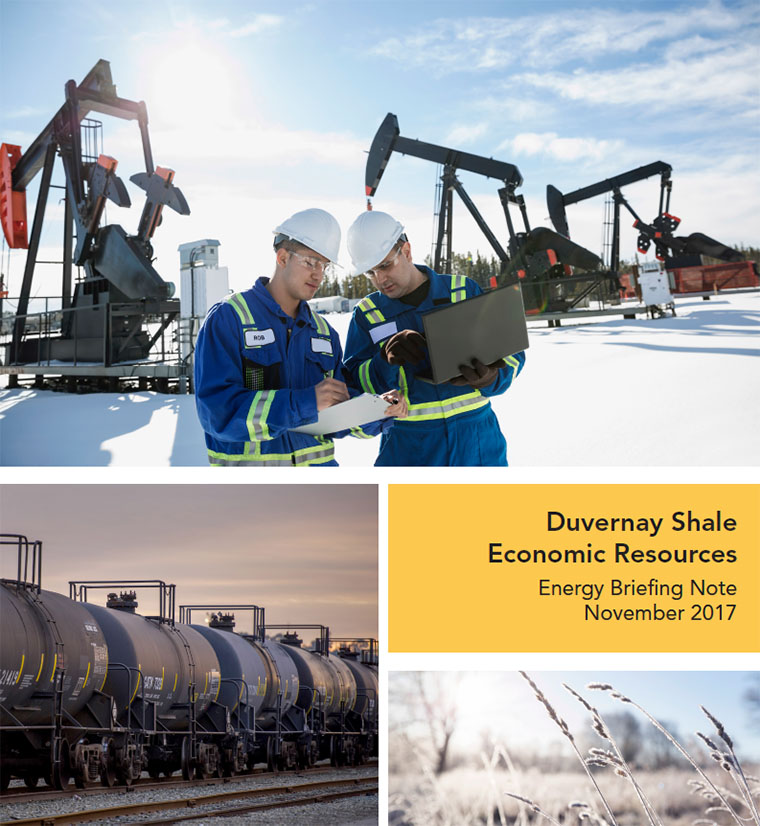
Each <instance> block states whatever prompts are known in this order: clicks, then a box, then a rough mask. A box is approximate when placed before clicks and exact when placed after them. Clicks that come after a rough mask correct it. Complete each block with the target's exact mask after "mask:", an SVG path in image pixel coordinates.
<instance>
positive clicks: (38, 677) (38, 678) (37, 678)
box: [34, 654, 45, 683]
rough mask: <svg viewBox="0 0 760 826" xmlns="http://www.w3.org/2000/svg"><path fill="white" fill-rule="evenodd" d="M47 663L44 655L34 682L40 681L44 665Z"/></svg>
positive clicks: (41, 657)
mask: <svg viewBox="0 0 760 826" xmlns="http://www.w3.org/2000/svg"><path fill="white" fill-rule="evenodd" d="M44 662H45V655H44V654H42V655H41V656H40V670H39V671H38V672H37V677H36V678H35V680H34V682H35V683H38V682H39V681H40V674H42V663H44Z"/></svg>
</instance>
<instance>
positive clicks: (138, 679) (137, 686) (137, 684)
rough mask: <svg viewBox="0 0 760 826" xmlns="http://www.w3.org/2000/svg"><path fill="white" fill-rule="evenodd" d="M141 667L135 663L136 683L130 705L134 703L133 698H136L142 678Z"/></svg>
mask: <svg viewBox="0 0 760 826" xmlns="http://www.w3.org/2000/svg"><path fill="white" fill-rule="evenodd" d="M141 668H142V666H141V665H140V663H137V683H136V684H135V693H134V694H133V695H132V699H131V700H130V701H129V702H130V703H134V701H135V697H136V696H137V689H138V688H140V679H141V678H142V674H141V673H140V669H141Z"/></svg>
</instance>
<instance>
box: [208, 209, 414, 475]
mask: <svg viewBox="0 0 760 826" xmlns="http://www.w3.org/2000/svg"><path fill="white" fill-rule="evenodd" d="M274 235H275V238H274V249H275V262H276V263H275V271H274V275H273V276H272V278H271V279H270V278H259V279H258V280H257V281H256V283H255V284H254V286H253V288H252V289H250V290H245V291H244V292H241V293H234V294H232V295H230V296H228V297H227V299H226V300H225V301H222V302H220V303H219V304H216V305H214V306H213V307H212V308H211V310H209V313H208V315H207V317H206V320H205V321H204V323H203V326H202V327H201V330H200V332H199V334H198V340H197V343H196V348H195V400H196V406H197V409H198V417H199V419H200V422H201V425H202V426H203V430H204V431H205V436H206V447H207V449H208V457H209V462H210V464H212V465H224V466H235V467H271V466H280V467H292V466H305V465H336V464H337V462H336V461H335V457H334V449H333V440H332V437H330V436H310V435H307V434H305V433H295V432H293V431H292V430H291V428H295V427H300V426H301V425H305V424H310V423H312V422H315V421H316V420H317V416H318V412H319V411H320V410H324V409H325V408H326V407H330V406H331V405H333V404H337V403H338V402H342V401H346V400H347V399H348V398H349V390H348V388H347V387H346V385H345V383H344V382H343V381H341V378H342V373H341V357H342V352H341V345H340V340H339V338H338V334H337V333H336V332H335V330H333V329H332V328H331V327H330V325H329V324H328V323H327V322H326V321H325V319H324V318H323V317H322V316H321V315H318V314H317V313H316V312H314V311H312V310H311V308H310V307H309V305H308V304H307V303H306V302H307V301H308V299H310V298H313V297H314V293H315V292H316V291H317V290H318V289H319V285H320V284H321V283H322V278H323V277H324V275H325V271H326V270H328V268H329V267H330V266H331V264H332V263H335V262H336V260H337V257H338V249H339V247H340V227H339V226H338V222H337V221H336V220H335V218H333V216H332V215H330V213H328V212H325V211H324V210H321V209H307V210H304V211H302V212H297V213H296V214H295V215H292V216H291V217H290V218H288V219H287V220H286V221H284V222H283V223H282V224H280V226H278V227H277V228H276V229H275V230H274ZM352 394H355V393H352ZM398 395H399V394H398V393H396V394H393V395H388V396H387V399H388V400H389V401H391V402H395V404H392V405H391V407H389V408H388V409H387V410H386V411H385V416H386V417H389V418H386V419H385V420H384V421H383V422H375V423H372V424H371V425H364V426H362V427H361V428H352V429H351V431H350V432H349V431H343V432H342V433H340V434H332V435H335V436H341V435H354V436H358V437H360V438H371V436H373V435H376V434H377V433H379V432H381V431H382V429H383V427H384V426H388V425H390V424H391V423H392V422H391V420H390V417H392V416H398V415H404V413H405V410H406V405H405V402H404V401H403V399H399V398H398Z"/></svg>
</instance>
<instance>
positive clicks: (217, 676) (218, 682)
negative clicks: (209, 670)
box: [214, 671, 222, 702]
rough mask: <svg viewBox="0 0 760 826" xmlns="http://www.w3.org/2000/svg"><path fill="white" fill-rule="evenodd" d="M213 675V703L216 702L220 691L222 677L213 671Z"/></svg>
mask: <svg viewBox="0 0 760 826" xmlns="http://www.w3.org/2000/svg"><path fill="white" fill-rule="evenodd" d="M214 675H215V676H216V694H215V695H214V702H216V701H217V699H218V697H219V692H220V691H221V690H222V675H221V674H220V673H219V672H218V671H215V672H214Z"/></svg>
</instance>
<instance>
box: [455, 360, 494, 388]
mask: <svg viewBox="0 0 760 826" xmlns="http://www.w3.org/2000/svg"><path fill="white" fill-rule="evenodd" d="M506 366H507V362H506V361H504V359H499V360H498V361H494V362H493V363H492V364H483V362H482V361H478V360H477V359H473V360H472V367H467V366H466V365H465V364H460V365H459V369H460V370H461V371H462V376H461V377H457V378H455V379H451V381H450V382H449V384H455V385H456V386H457V387H464V385H466V384H469V385H470V387H473V388H475V390H480V388H481V387H488V385H489V384H493V382H494V381H496V376H497V375H498V374H499V370H501V368H502V367H506Z"/></svg>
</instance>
